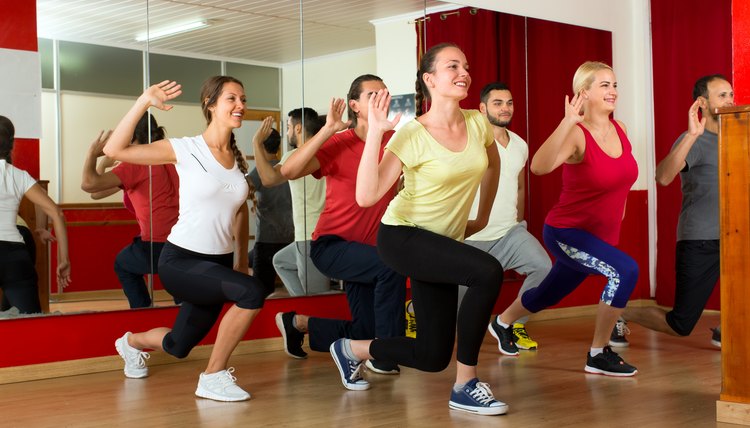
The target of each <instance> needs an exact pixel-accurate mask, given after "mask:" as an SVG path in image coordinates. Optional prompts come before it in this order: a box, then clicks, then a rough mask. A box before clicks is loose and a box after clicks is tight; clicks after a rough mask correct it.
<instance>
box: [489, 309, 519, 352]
mask: <svg viewBox="0 0 750 428" xmlns="http://www.w3.org/2000/svg"><path fill="white" fill-rule="evenodd" d="M487 330H489V331H490V334H491V335H492V337H494V338H495V339H497V348H498V349H499V350H500V353H502V354H503V355H508V356H511V357H513V356H516V355H518V347H517V346H516V344H515V342H513V326H512V325H509V326H508V328H503V326H501V325H500V324H498V323H497V317H495V316H493V317H492V322H490V325H488V326H487Z"/></svg>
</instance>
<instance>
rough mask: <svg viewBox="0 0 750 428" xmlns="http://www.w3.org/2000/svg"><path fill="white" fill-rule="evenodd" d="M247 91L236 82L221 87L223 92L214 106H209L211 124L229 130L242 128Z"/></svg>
mask: <svg viewBox="0 0 750 428" xmlns="http://www.w3.org/2000/svg"><path fill="white" fill-rule="evenodd" d="M246 104H247V99H246V98H245V90H244V89H243V88H242V85H240V84H239V83H236V82H226V83H224V84H223V85H222V87H221V92H220V93H219V96H218V97H217V98H216V101H215V102H214V103H213V104H209V105H208V111H209V112H210V113H211V122H217V123H216V124H217V125H223V126H227V127H229V128H239V127H240V126H242V117H243V116H244V114H245V106H246Z"/></svg>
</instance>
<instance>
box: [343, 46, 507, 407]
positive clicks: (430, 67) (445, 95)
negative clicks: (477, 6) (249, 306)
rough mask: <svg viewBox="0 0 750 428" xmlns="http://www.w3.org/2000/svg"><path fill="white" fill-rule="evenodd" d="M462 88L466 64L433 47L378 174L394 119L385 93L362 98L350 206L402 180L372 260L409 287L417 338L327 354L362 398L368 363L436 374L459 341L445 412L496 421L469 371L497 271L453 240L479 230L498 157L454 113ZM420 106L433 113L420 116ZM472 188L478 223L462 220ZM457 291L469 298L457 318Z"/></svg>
mask: <svg viewBox="0 0 750 428" xmlns="http://www.w3.org/2000/svg"><path fill="white" fill-rule="evenodd" d="M470 84H471V77H470V76H469V71H468V64H467V62H466V57H465V55H464V54H463V52H461V50H460V49H459V48H458V47H456V46H455V45H452V44H441V45H437V46H435V47H433V48H431V49H430V50H428V51H427V52H426V53H425V54H424V56H423V57H422V60H421V62H420V67H419V71H418V72H417V106H418V111H417V115H418V117H417V118H416V119H415V120H413V121H411V122H409V123H407V124H406V125H404V127H403V128H401V129H400V130H399V131H398V132H396V134H395V135H394V136H393V137H392V138H391V140H390V142H389V143H388V145H387V146H386V151H385V153H384V155H383V159H382V161H381V162H380V164H379V165H378V148H379V144H378V143H379V142H380V139H381V137H382V135H383V133H385V132H387V131H389V130H391V129H393V128H394V127H395V125H396V124H397V123H398V120H399V118H400V116H397V117H396V118H395V119H393V120H392V121H389V120H387V113H388V105H389V103H390V99H391V97H390V95H389V94H388V91H387V90H385V89H384V90H380V91H378V92H377V93H376V94H373V95H372V96H371V97H370V101H369V106H368V107H369V117H368V122H369V124H370V127H369V129H368V133H367V140H366V146H365V151H364V153H363V154H362V160H361V161H360V165H359V171H358V174H357V193H356V196H357V203H358V204H359V205H361V206H368V205H371V204H373V203H375V202H376V201H377V200H378V199H380V197H381V196H382V195H383V194H384V192H385V191H387V189H389V188H390V187H391V186H392V185H393V183H394V182H395V181H396V180H397V179H398V177H399V176H400V175H401V173H402V172H403V174H404V188H403V189H402V190H401V191H400V192H399V193H398V195H397V196H396V197H395V198H394V199H393V201H392V202H391V203H390V205H389V206H388V209H387V211H386V212H385V215H384V216H383V219H382V224H381V226H380V230H379V232H378V252H379V253H380V255H381V257H382V259H383V261H384V262H385V263H386V265H389V266H390V267H391V268H392V269H393V270H395V271H396V272H398V273H401V274H403V275H406V276H409V277H410V278H411V287H412V297H413V303H414V310H415V313H416V317H417V319H418V320H419V322H418V324H417V329H418V331H417V337H416V338H415V339H413V338H407V337H397V338H387V339H375V340H347V339H341V340H339V341H337V342H334V343H333V345H331V354H332V355H333V358H334V361H335V362H336V365H337V366H338V368H339V371H340V373H341V379H342V382H343V384H344V386H345V387H346V388H348V389H367V388H369V384H368V383H367V381H366V380H364V379H363V378H362V377H361V375H360V370H359V368H360V365H361V361H364V360H366V359H369V358H376V359H378V360H382V361H392V362H394V363H397V364H400V365H404V366H407V367H414V368H417V369H419V370H423V371H429V372H437V371H441V370H443V369H445V368H446V367H447V366H448V364H449V363H450V360H451V357H452V355H453V343H454V340H455V337H456V332H457V334H458V351H457V359H458V363H457V374H456V383H455V385H454V387H453V389H452V391H451V398H450V401H449V403H448V404H449V407H450V408H451V409H455V410H462V411H467V412H470V413H476V414H482V415H498V414H503V413H505V412H506V411H507V409H508V406H507V405H506V404H505V403H502V402H500V401H497V400H495V398H494V397H493V395H492V391H491V390H490V388H489V385H487V384H486V383H483V382H479V380H478V379H477V370H476V365H477V357H478V355H479V348H480V347H481V345H482V339H483V338H484V333H485V328H486V326H487V320H488V319H489V317H490V314H491V311H492V307H493V305H494V303H495V301H496V299H497V296H498V293H499V292H500V285H501V284H502V281H503V269H502V266H500V263H499V262H498V261H497V260H496V259H495V258H494V257H492V256H490V255H488V254H487V253H485V252H483V251H481V250H478V249H476V248H474V247H471V246H469V245H466V244H464V243H463V242H461V241H463V239H464V236H468V235H471V234H472V233H474V232H476V231H478V230H481V229H482V228H484V226H485V225H486V224H487V221H488V217H489V212H490V206H491V204H492V200H493V199H494V197H495V191H496V190H497V182H498V174H499V171H500V168H499V164H500V160H499V157H498V153H497V150H490V149H493V148H494V147H493V144H494V140H493V136H492V131H491V128H490V124H489V123H488V122H487V119H486V118H485V117H484V116H483V115H482V114H481V113H479V112H478V111H475V110H462V109H461V108H460V106H459V102H460V101H461V100H462V99H464V98H466V96H467V95H468V90H469V86H470ZM423 97H425V98H427V99H429V100H430V101H431V107H430V110H429V111H428V112H427V113H425V114H423V115H421V111H419V108H420V107H421V104H422V98H423ZM480 182H482V186H481V189H482V190H481V195H480V211H479V216H478V218H477V219H476V220H472V221H468V216H469V210H470V209H471V204H472V201H473V199H474V196H475V194H476V192H477V187H478V186H479V184H480ZM458 284H465V285H467V286H468V287H469V291H468V292H467V293H466V297H465V298H464V300H463V302H462V304H461V308H460V310H459V311H458V318H456V306H457V304H458V299H457V295H458V294H457V287H458Z"/></svg>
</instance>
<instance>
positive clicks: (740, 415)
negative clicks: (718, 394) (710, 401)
mask: <svg viewBox="0 0 750 428" xmlns="http://www.w3.org/2000/svg"><path fill="white" fill-rule="evenodd" d="M716 422H724V423H728V424H737V425H750V404H748V403H735V402H732V401H722V400H718V401H716Z"/></svg>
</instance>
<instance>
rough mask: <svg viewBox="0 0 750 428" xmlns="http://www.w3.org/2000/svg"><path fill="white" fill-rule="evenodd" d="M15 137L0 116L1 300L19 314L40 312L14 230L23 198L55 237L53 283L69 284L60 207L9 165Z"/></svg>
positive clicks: (30, 268)
mask: <svg viewBox="0 0 750 428" xmlns="http://www.w3.org/2000/svg"><path fill="white" fill-rule="evenodd" d="M15 134H16V129H15V127H14V126H13V122H11V120H10V119H8V118H7V117H5V116H0V253H1V254H2V257H0V287H2V290H3V301H4V302H5V303H7V304H8V305H10V306H13V307H16V308H17V309H18V311H19V312H20V313H23V314H32V313H41V312H42V308H41V304H40V303H39V292H38V291H37V290H38V289H37V275H36V269H35V267H34V263H33V261H32V258H31V254H29V249H27V248H26V245H25V244H24V239H23V237H22V236H21V233H20V232H19V230H18V228H17V227H16V218H17V216H18V207H19V206H20V205H21V199H23V197H24V196H26V197H27V198H29V200H30V201H31V202H33V203H34V207H35V209H36V210H39V209H40V208H41V209H42V210H43V211H44V213H45V214H46V215H47V216H49V218H51V219H52V225H53V227H54V229H55V236H56V238H57V283H58V284H59V285H60V286H61V287H66V286H67V285H68V283H69V282H70V259H69V258H68V235H67V231H66V230H65V217H63V212H62V210H61V209H60V207H58V206H57V204H55V203H54V202H53V201H52V199H50V197H49V196H47V192H45V191H44V189H43V188H42V186H40V185H39V184H37V182H36V180H34V179H33V178H32V177H31V176H30V175H29V173H28V172H26V171H24V170H22V169H18V168H16V167H15V166H13V165H12V163H11V160H12V159H11V153H12V152H13V141H14V139H15ZM38 227H40V228H41V227H42V226H41V225H38ZM32 241H33V238H32Z"/></svg>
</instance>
